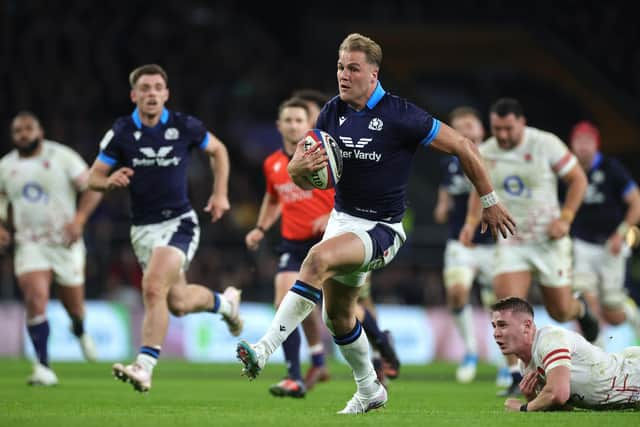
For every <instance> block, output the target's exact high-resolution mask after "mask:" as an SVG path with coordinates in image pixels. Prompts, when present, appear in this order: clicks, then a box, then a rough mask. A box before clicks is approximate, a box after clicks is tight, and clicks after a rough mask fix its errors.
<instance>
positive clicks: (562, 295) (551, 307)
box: [540, 283, 575, 318]
mask: <svg viewBox="0 0 640 427" xmlns="http://www.w3.org/2000/svg"><path fill="white" fill-rule="evenodd" d="M540 293H541V294H542V301H543V303H544V306H545V307H546V309H547V311H548V312H549V314H550V315H551V317H553V318H561V317H565V316H566V315H567V313H569V312H570V311H571V305H572V304H573V301H574V299H575V298H574V296H573V290H572V289H571V286H570V285H566V286H544V285H543V284H542V283H540Z"/></svg>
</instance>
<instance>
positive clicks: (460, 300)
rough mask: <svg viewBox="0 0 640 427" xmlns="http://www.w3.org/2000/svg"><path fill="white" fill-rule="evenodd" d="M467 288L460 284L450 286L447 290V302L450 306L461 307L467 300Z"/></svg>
mask: <svg viewBox="0 0 640 427" xmlns="http://www.w3.org/2000/svg"><path fill="white" fill-rule="evenodd" d="M468 293H469V291H468V289H466V288H465V287H464V286H462V285H455V286H452V287H451V288H449V289H448V290H447V302H448V303H449V307H451V308H462V307H464V306H465V304H466V303H467V300H468Z"/></svg>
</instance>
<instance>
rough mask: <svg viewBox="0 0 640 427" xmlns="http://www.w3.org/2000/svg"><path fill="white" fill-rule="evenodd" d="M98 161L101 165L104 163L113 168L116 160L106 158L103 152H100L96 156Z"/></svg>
mask: <svg viewBox="0 0 640 427" xmlns="http://www.w3.org/2000/svg"><path fill="white" fill-rule="evenodd" d="M98 160H100V161H101V162H102V163H106V164H108V165H109V166H113V165H115V164H116V163H117V160H116V159H114V158H113V157H109V156H107V155H106V154H105V153H104V152H102V151H101V152H100V154H98Z"/></svg>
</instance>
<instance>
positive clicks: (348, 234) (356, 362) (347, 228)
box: [237, 34, 515, 414]
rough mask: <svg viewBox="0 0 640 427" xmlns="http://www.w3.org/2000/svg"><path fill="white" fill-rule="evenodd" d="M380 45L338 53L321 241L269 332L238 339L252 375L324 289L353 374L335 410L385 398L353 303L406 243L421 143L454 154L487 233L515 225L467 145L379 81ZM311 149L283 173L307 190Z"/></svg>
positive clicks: (318, 158)
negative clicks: (337, 155) (337, 164)
mask: <svg viewBox="0 0 640 427" xmlns="http://www.w3.org/2000/svg"><path fill="white" fill-rule="evenodd" d="M381 62H382V49H381V48H380V46H379V45H378V44H377V43H376V42H375V41H373V40H371V39H370V38H368V37H365V36H362V35H360V34H350V35H349V36H347V37H346V38H345V39H344V41H343V42H342V44H341V45H340V48H339V50H338V69H337V79H338V88H339V96H337V97H335V98H333V99H332V100H331V101H329V102H328V103H327V104H326V105H325V106H324V108H323V109H322V112H321V113H320V116H319V117H318V122H317V127H318V128H319V129H322V130H324V131H326V132H328V133H329V134H331V135H332V136H333V137H334V138H335V139H336V141H338V144H339V145H340V148H341V149H342V150H343V160H344V171H343V176H342V178H341V180H340V182H339V183H338V185H337V187H336V196H335V201H336V203H335V208H334V211H333V212H332V213H331V216H330V218H329V223H328V224H327V228H326V231H325V233H324V236H323V240H322V241H321V242H320V243H318V244H316V245H314V246H313V247H312V248H311V250H310V251H309V253H308V254H307V257H306V258H305V260H304V262H303V264H302V268H301V270H300V275H299V276H298V280H297V281H296V283H295V284H294V285H293V287H292V288H291V290H290V291H289V292H288V293H287V295H286V296H285V298H284V299H283V301H282V303H281V304H280V307H279V308H278V311H277V312H276V314H275V317H274V319H273V321H272V323H271V325H270V327H269V329H268V331H267V332H266V334H265V335H264V336H263V337H262V338H261V339H260V340H259V341H258V343H257V344H255V345H252V344H249V343H248V342H246V341H241V342H240V343H239V344H238V348H237V354H238V357H239V359H240V360H241V361H242V363H243V365H244V369H243V371H244V373H245V374H246V375H247V376H248V377H250V378H255V377H256V376H257V375H258V374H259V373H260V371H261V370H262V369H263V368H264V366H265V364H266V361H267V359H268V358H269V356H270V355H271V354H272V353H273V352H274V351H275V350H276V349H277V348H278V347H279V346H280V345H281V343H282V341H284V339H286V337H287V336H288V335H289V333H291V331H293V329H294V328H296V327H297V325H298V324H299V323H300V322H301V320H302V319H304V318H305V317H306V316H307V315H308V314H309V312H310V311H311V310H313V308H314V306H315V304H316V303H317V302H318V300H319V299H320V296H321V294H322V293H324V294H323V315H324V318H325V323H326V325H327V327H328V329H329V331H330V332H331V334H332V335H333V336H334V342H335V343H336V344H337V345H338V348H339V349H340V352H341V353H342V355H343V356H344V358H345V360H346V361H347V363H348V364H349V365H350V367H351V368H352V370H353V375H354V378H355V381H356V384H357V391H356V393H355V394H354V395H353V398H352V399H351V400H349V402H348V403H347V405H346V407H345V408H344V409H343V410H341V411H340V412H339V413H341V414H358V413H364V412H368V411H370V410H372V409H377V408H379V407H381V406H383V405H384V404H385V403H386V402H387V391H386V389H385V388H384V386H382V385H381V384H380V382H379V381H378V380H377V379H376V373H375V371H374V368H373V366H372V364H371V361H370V359H369V357H368V356H369V343H368V340H367V337H366V335H365V334H363V333H362V326H361V325H360V322H359V321H358V320H357V319H356V315H355V310H356V301H357V298H358V294H359V287H360V286H362V284H363V281H364V278H365V276H366V274H367V272H368V271H370V270H374V269H377V268H381V267H383V266H385V265H386V264H388V263H389V262H390V261H391V260H392V259H393V257H394V256H395V255H396V253H397V252H398V250H399V249H400V247H401V246H402V244H403V243H404V241H405V233H404V230H403V228H402V223H401V220H402V216H403V214H404V210H405V191H406V187H407V181H408V177H409V169H410V168H409V165H410V162H411V160H412V158H413V155H414V153H415V150H416V149H417V148H418V147H419V146H420V145H425V146H427V145H430V144H433V146H434V147H436V148H438V149H440V150H442V151H445V152H447V153H451V154H455V155H456V156H458V157H459V159H460V161H461V164H462V165H463V169H464V171H465V173H466V175H467V176H468V177H469V178H470V179H471V181H472V182H473V183H474V185H475V186H476V188H477V190H478V192H479V194H482V195H483V201H484V206H485V208H486V209H484V211H483V220H484V224H485V226H484V227H486V226H487V225H488V226H489V227H490V228H491V230H492V233H493V234H494V235H497V234H498V233H500V234H502V235H503V236H505V237H506V236H507V234H508V233H509V232H511V233H513V231H514V228H515V224H514V223H513V221H512V220H511V217H510V215H509V214H508V212H507V211H506V210H505V209H504V208H503V207H502V205H501V204H500V203H499V202H498V200H497V197H496V196H495V193H494V191H493V188H492V187H491V184H490V183H489V178H488V176H487V173H486V171H485V169H484V166H483V165H482V162H481V160H480V158H479V156H478V151H477V148H476V147H475V145H474V144H473V142H471V141H469V140H468V139H467V138H464V137H463V136H462V135H460V134H459V133H457V132H456V131H454V130H453V129H451V128H450V127H449V126H447V125H445V124H443V123H441V122H440V121H439V120H437V119H435V118H433V117H432V116H431V115H430V114H429V113H427V112H425V111H423V110H421V109H419V108H418V107H416V106H415V105H413V104H411V103H410V102H408V101H406V100H404V99H402V98H399V97H397V96H394V95H391V94H389V93H387V92H386V91H385V90H384V89H383V88H382V85H381V84H380V82H379V81H378V72H379V68H380V64H381ZM326 162H327V157H326V153H324V152H323V151H322V150H321V149H319V148H318V147H317V146H316V147H314V148H313V149H310V150H309V151H307V152H305V151H304V146H303V143H302V142H301V143H299V144H298V147H297V150H296V152H295V153H294V155H293V158H292V159H291V161H290V162H289V166H288V171H289V174H290V175H291V178H292V179H293V181H294V182H295V183H296V184H298V185H299V186H301V187H303V188H311V185H310V183H309V181H308V180H307V178H306V177H307V176H308V175H309V174H310V173H312V172H313V171H316V170H318V169H320V168H322V167H324V166H325V165H326V164H327V163H326Z"/></svg>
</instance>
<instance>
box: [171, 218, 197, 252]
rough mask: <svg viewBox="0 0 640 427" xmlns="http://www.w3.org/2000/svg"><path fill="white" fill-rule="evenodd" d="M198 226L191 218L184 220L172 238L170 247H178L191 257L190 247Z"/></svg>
mask: <svg viewBox="0 0 640 427" xmlns="http://www.w3.org/2000/svg"><path fill="white" fill-rule="evenodd" d="M195 228H196V224H195V223H194V222H193V220H192V219H191V218H182V219H181V220H180V225H178V229H177V230H176V232H175V233H173V235H172V236H171V239H170V240H169V243H168V245H169V246H173V247H176V248H178V249H180V250H181V251H182V252H184V254H185V255H187V256H189V246H191V243H192V242H193V236H194V235H195Z"/></svg>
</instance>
